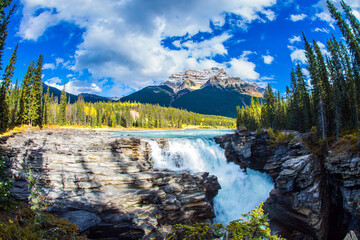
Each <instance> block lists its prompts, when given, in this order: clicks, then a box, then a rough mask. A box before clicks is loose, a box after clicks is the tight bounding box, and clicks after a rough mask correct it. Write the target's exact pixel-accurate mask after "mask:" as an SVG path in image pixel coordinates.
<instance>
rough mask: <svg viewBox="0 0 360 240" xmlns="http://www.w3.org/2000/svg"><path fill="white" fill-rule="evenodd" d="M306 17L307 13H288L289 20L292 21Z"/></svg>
mask: <svg viewBox="0 0 360 240" xmlns="http://www.w3.org/2000/svg"><path fill="white" fill-rule="evenodd" d="M306 17H307V15H306V14H304V13H301V14H295V15H293V14H291V15H290V20H291V21H293V22H297V21H301V20H304V19H305V18H306Z"/></svg>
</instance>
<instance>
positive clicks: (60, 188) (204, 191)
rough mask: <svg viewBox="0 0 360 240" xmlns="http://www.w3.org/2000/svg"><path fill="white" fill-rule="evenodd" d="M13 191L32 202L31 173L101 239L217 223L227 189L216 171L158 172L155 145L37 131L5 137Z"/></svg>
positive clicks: (60, 209) (152, 235) (58, 205)
mask: <svg viewBox="0 0 360 240" xmlns="http://www.w3.org/2000/svg"><path fill="white" fill-rule="evenodd" d="M1 140H2V143H3V145H4V146H5V149H6V153H7V155H8V156H9V158H10V162H11V168H10V169H11V174H12V176H13V178H14V189H13V190H12V194H13V196H14V197H16V198H17V199H19V200H27V197H28V195H29V191H28V188H27V174H28V173H29V172H30V171H31V174H33V175H34V177H35V178H36V179H37V181H38V188H39V190H40V191H41V192H42V193H43V194H44V195H45V196H46V197H47V201H48V202H52V203H53V205H52V206H51V207H50V208H49V211H51V212H54V213H56V214H57V215H59V216H60V217H63V218H68V219H69V220H70V221H72V222H74V223H76V224H77V225H78V226H79V228H80V230H81V231H84V232H85V233H86V234H87V235H88V237H90V238H93V239H102V238H103V239H141V238H143V239H164V238H165V237H166V236H167V234H168V233H169V232H170V230H171V226H172V225H174V224H176V223H187V224H189V223H193V222H196V221H202V222H204V221H211V219H212V218H214V217H215V215H214V212H213V207H212V199H213V198H214V197H215V196H216V195H217V192H218V190H219V189H220V185H219V184H218V182H217V178H216V177H215V176H212V175H209V174H208V173H197V174H191V173H189V172H187V171H182V172H173V171H167V170H156V169H154V168H153V164H152V161H151V157H150V151H151V149H150V146H149V144H148V143H147V142H146V141H142V140H140V139H138V138H119V139H116V138H114V135H113V133H111V132H98V131H82V130H73V129H69V130H66V129H60V130H42V131H29V132H26V133H20V134H15V135H13V136H11V137H8V138H3V139H1Z"/></svg>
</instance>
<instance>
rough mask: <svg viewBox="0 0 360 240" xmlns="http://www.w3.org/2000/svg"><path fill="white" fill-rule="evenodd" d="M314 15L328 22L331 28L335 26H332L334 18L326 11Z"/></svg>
mask: <svg viewBox="0 0 360 240" xmlns="http://www.w3.org/2000/svg"><path fill="white" fill-rule="evenodd" d="M316 17H317V18H318V19H320V20H321V21H324V22H327V23H329V26H330V27H331V28H332V29H335V27H334V23H335V20H334V19H333V18H332V17H331V15H330V14H329V13H328V12H321V13H317V14H316Z"/></svg>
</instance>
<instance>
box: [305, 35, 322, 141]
mask: <svg viewBox="0 0 360 240" xmlns="http://www.w3.org/2000/svg"><path fill="white" fill-rule="evenodd" d="M303 39H304V41H305V56H306V59H307V64H308V66H307V68H308V70H309V73H310V80H311V85H312V86H313V92H312V96H313V110H314V114H313V116H314V117H313V122H315V123H317V126H318V129H319V130H320V132H321V137H322V139H323V140H324V139H325V136H326V116H325V108H324V96H323V95H324V89H323V84H322V82H321V80H322V78H321V76H322V73H321V72H320V69H319V66H318V64H319V62H320V59H319V58H318V59H317V57H319V56H316V54H315V53H314V50H313V48H312V46H311V45H310V43H309V42H308V41H307V39H306V37H305V35H304V33H303Z"/></svg>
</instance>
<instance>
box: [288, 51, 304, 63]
mask: <svg viewBox="0 0 360 240" xmlns="http://www.w3.org/2000/svg"><path fill="white" fill-rule="evenodd" d="M290 58H291V61H293V62H301V63H306V56H305V51H304V50H303V49H295V50H294V51H293V52H292V53H291V54H290Z"/></svg>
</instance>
